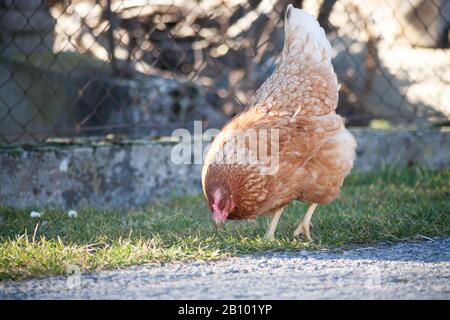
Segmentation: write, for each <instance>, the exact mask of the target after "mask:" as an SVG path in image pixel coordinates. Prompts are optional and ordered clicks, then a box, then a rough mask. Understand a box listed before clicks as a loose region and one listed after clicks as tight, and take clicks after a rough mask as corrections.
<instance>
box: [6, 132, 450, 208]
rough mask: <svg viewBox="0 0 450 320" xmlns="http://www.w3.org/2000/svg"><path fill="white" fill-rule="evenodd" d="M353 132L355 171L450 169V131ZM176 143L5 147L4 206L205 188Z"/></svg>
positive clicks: (135, 198) (94, 202)
mask: <svg viewBox="0 0 450 320" xmlns="http://www.w3.org/2000/svg"><path fill="white" fill-rule="evenodd" d="M353 133H354V134H355V136H356V138H357V140H358V150H357V155H358V157H357V161H356V166H355V167H356V170H361V171H368V170H374V169H379V168H381V167H382V166H384V165H396V166H406V165H412V164H417V165H421V166H425V167H429V168H436V169H437V168H444V167H448V166H450V131H426V132H420V131H400V132H398V131H395V132H389V131H381V130H379V131H377V130H368V129H364V130H353ZM174 145H175V143H171V142H163V141H159V142H146V143H142V142H141V143H138V142H136V143H128V144H120V145H118V144H105V143H103V144H99V143H97V144H89V145H79V146H51V145H47V146H43V147H36V148H33V149H30V148H27V149H23V148H3V149H0V181H1V185H0V205H3V206H13V207H28V206H61V207H65V208H70V207H77V206H80V205H83V204H86V205H90V206H96V207H132V206H137V205H142V204H145V203H148V202H150V201H152V200H156V199H160V198H164V197H168V196H170V195H172V194H176V193H178V194H187V193H194V192H200V190H201V184H200V175H201V165H198V164H197V165H194V164H183V165H176V164H174V163H173V162H172V161H171V152H172V148H173V146H174ZM192 149H193V148H192Z"/></svg>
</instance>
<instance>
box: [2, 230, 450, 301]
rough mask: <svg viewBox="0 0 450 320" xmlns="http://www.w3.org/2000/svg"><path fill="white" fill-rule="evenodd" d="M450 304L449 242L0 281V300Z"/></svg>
mask: <svg viewBox="0 0 450 320" xmlns="http://www.w3.org/2000/svg"><path fill="white" fill-rule="evenodd" d="M373 298H374V299H391V298H399V299H411V298H412V299H450V238H449V239H434V240H433V241H421V242H406V243H398V244H395V245H388V244H385V245H379V246H377V247H367V248H358V249H352V250H349V251H343V252H307V251H297V252H277V253H269V254H254V255H249V256H242V257H233V258H229V259H226V260H221V261H215V262H199V261H194V262H189V263H167V264H149V265H144V266H139V267H133V268H128V269H125V270H115V271H102V272H94V273H89V274H82V275H79V274H77V273H75V274H74V275H72V276H69V277H63V276H61V277H54V278H49V279H40V280H28V281H20V282H11V281H7V282H0V299H373Z"/></svg>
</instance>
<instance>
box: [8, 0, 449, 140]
mask: <svg viewBox="0 0 450 320" xmlns="http://www.w3.org/2000/svg"><path fill="white" fill-rule="evenodd" d="M289 2H292V1H285V0H249V1H246V0H208V1H207V0H155V1H147V0H72V1H67V0H60V1H58V0H47V1H45V0H20V1H13V0H0V144H3V145H8V144H16V143H39V142H43V141H49V140H52V139H58V138H63V139H71V138H74V137H85V136H104V135H108V134H113V135H115V136H120V137H134V136H145V137H153V136H160V135H167V134H170V132H171V131H172V130H173V129H175V128H179V127H184V128H188V129H190V128H191V127H192V122H193V121H194V120H203V123H204V125H205V127H220V126H221V125H223V123H224V122H225V121H226V120H227V119H228V118H230V117H232V116H233V115H235V114H236V113H238V112H239V111H240V110H242V109H243V108H244V107H245V105H246V104H247V103H248V102H249V100H250V98H251V96H252V94H253V92H254V91H255V90H256V89H257V88H258V87H259V86H260V85H261V83H262V82H263V81H264V80H265V79H266V78H267V77H268V76H269V75H270V73H271V72H272V71H273V70H274V68H275V66H276V64H277V61H278V60H277V59H278V56H279V53H280V52H281V50H282V46H283V40H284V39H283V37H284V35H283V13H284V10H285V8H286V6H287V4H288V3H289ZM294 5H295V6H296V7H300V8H304V9H306V10H308V11H309V12H311V13H313V14H315V15H316V16H318V20H319V22H320V24H321V25H322V26H323V27H324V29H325V31H326V33H327V37H328V39H329V40H330V42H331V43H332V46H333V65H334V67H335V70H336V72H337V74H338V78H339V81H340V83H341V85H342V87H341V93H340V101H339V107H338V112H339V113H340V114H342V115H343V116H344V117H345V118H346V119H347V120H348V123H349V125H354V126H364V125H368V124H369V123H370V121H371V120H373V119H386V120H387V121H389V122H390V123H393V124H407V125H409V124H427V125H434V124H442V123H444V124H445V123H446V122H448V119H449V117H450V104H449V103H448V102H449V101H450V66H449V65H450V53H449V52H450V49H449V26H450V1H447V0H433V1H428V0H427V1H425V0H402V1H400V0H390V1H389V0H384V1H378V0H369V1H364V2H363V1H356V0H323V1H312V0H310V1H307V0H303V1H301V0H297V1H294Z"/></svg>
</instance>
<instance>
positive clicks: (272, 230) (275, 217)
mask: <svg viewBox="0 0 450 320" xmlns="http://www.w3.org/2000/svg"><path fill="white" fill-rule="evenodd" d="M283 209H284V208H281V209H279V210H277V211H275V213H274V214H273V215H272V219H271V220H270V225H269V229H267V232H266V235H265V236H264V237H265V238H266V239H268V240H273V239H274V235H275V229H276V228H277V225H278V220H280V217H281V214H282V213H283Z"/></svg>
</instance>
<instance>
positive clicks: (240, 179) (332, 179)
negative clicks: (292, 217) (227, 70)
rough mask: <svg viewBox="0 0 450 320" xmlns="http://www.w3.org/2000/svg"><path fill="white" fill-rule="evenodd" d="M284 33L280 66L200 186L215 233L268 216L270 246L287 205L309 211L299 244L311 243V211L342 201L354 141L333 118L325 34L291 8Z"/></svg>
mask: <svg viewBox="0 0 450 320" xmlns="http://www.w3.org/2000/svg"><path fill="white" fill-rule="evenodd" d="M284 26H285V27H284V29H285V41H284V48H283V52H282V55H281V59H280V63H279V64H278V66H277V68H276V70H275V71H274V72H273V74H272V75H271V76H270V77H269V78H268V79H267V80H266V81H265V82H264V83H263V84H262V85H261V87H260V88H259V89H258V90H257V91H256V93H255V95H254V97H253V98H252V100H251V102H250V105H249V106H248V107H247V108H246V109H245V110H244V111H243V112H241V113H240V114H238V115H237V116H236V117H234V118H233V119H231V120H230V121H229V122H228V123H227V124H226V125H225V126H224V128H223V129H222V131H221V132H220V133H219V134H218V135H217V136H216V137H215V139H214V141H213V142H212V143H211V145H210V147H209V150H208V152H207V155H206V157H205V161H204V165H203V170H202V186H203V192H204V195H205V197H206V199H207V202H208V206H209V208H210V209H211V211H212V217H213V223H214V225H215V226H216V227H218V226H219V225H220V224H222V223H223V222H224V221H225V220H227V219H230V220H240V219H246V220H253V219H255V218H256V217H257V216H260V215H268V216H271V217H272V219H271V222H270V225H269V228H268V230H267V233H266V237H267V238H269V239H273V238H274V233H275V229H276V226H277V224H278V220H279V218H280V216H281V214H282V212H283V208H284V207H285V206H286V205H288V204H289V203H290V202H292V201H294V200H299V201H303V202H305V203H308V204H309V205H310V206H309V208H308V210H307V212H306V214H305V215H304V217H303V219H302V220H301V221H300V222H299V224H298V227H297V228H296V230H295V232H294V236H299V235H303V236H305V237H306V238H307V239H308V240H311V235H310V222H311V217H312V215H313V213H314V210H315V208H316V207H317V205H318V204H326V203H329V202H330V201H332V200H334V199H335V198H336V197H337V195H338V193H339V190H340V188H341V186H342V184H343V181H344V178H345V176H346V175H347V174H348V173H349V172H350V170H351V168H352V166H353V162H354V159H355V149H356V141H355V139H354V137H353V136H352V135H351V133H350V132H348V131H347V130H346V129H345V127H344V122H343V120H342V118H341V117H340V116H339V115H337V114H336V112H335V109H336V106H337V101H338V89H339V85H338V81H337V77H336V74H335V73H334V70H333V66H332V64H331V45H330V43H329V42H328V40H327V38H326V36H325V32H324V30H323V29H322V28H321V27H320V25H319V23H318V22H317V21H316V19H315V18H314V17H313V16H312V15H310V14H308V13H307V12H306V11H303V10H300V9H296V8H294V7H293V6H292V5H289V6H288V7H287V9H286V13H285V21H284ZM243 137H244V139H243ZM272 138H273V139H272ZM255 141H256V142H257V144H256V147H255ZM262 151H265V152H262ZM268 160H269V161H268ZM268 162H270V165H268Z"/></svg>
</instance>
